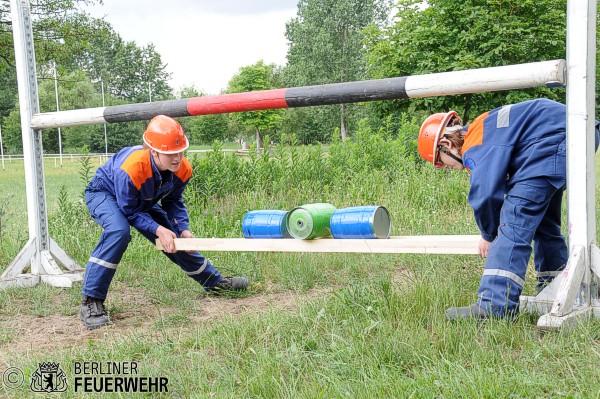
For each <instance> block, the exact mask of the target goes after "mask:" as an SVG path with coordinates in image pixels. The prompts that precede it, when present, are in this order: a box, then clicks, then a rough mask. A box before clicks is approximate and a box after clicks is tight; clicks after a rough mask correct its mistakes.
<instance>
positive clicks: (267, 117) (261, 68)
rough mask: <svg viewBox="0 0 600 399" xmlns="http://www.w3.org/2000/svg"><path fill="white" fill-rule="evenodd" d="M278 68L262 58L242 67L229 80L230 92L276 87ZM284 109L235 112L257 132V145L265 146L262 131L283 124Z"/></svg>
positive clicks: (245, 123)
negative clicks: (266, 63)
mask: <svg viewBox="0 0 600 399" xmlns="http://www.w3.org/2000/svg"><path fill="white" fill-rule="evenodd" d="M278 76H279V75H278V69H277V67H276V66H275V65H265V63H264V62H263V61H262V60H261V61H258V62H257V63H256V64H254V65H249V66H245V67H242V68H240V72H239V73H238V74H236V75H234V76H233V77H232V78H231V80H230V81H229V84H228V88H227V92H228V93H242V92H249V91H256V90H269V89H274V88H276V87H275V85H274V82H276V81H277V77H278ZM282 115H283V110H281V109H272V110H265V111H252V112H241V113H239V114H235V116H234V117H233V118H234V119H237V120H239V121H240V122H241V123H242V124H244V125H246V126H250V127H252V128H253V129H254V131H255V133H256V146H257V148H261V147H262V146H263V142H262V137H261V132H264V131H267V130H271V129H275V128H277V127H279V125H280V124H281V117H282Z"/></svg>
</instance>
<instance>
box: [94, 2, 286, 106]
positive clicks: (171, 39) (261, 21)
mask: <svg viewBox="0 0 600 399" xmlns="http://www.w3.org/2000/svg"><path fill="white" fill-rule="evenodd" d="M296 4H297V0H143V1H139V0H104V4H103V5H101V6H95V7H93V8H87V10H88V12H89V13H90V14H91V15H92V16H94V17H98V18H100V17H104V19H105V20H106V21H107V22H109V23H110V24H111V25H112V26H113V28H114V29H115V31H116V32H118V33H119V35H121V37H122V38H123V40H125V41H135V42H136V44H137V45H138V46H139V47H142V46H145V45H147V44H149V43H153V44H154V45H155V49H156V51H157V52H158V53H159V54H160V55H161V59H162V61H163V63H164V64H166V65H167V68H166V69H167V72H169V73H171V80H170V81H169V83H170V84H171V87H173V89H174V90H175V92H176V93H177V92H178V91H179V89H180V88H181V87H183V86H191V85H194V87H196V89H198V90H201V91H203V92H205V93H206V94H219V93H220V92H221V90H223V89H225V88H226V87H227V83H228V82H229V80H230V79H231V77H233V75H234V74H236V73H237V72H238V71H239V69H240V68H241V67H243V66H246V65H252V64H254V63H256V62H257V61H259V60H263V61H265V63H267V64H270V63H275V64H277V65H285V63H286V54H287V40H286V39H285V35H284V34H285V23H286V22H288V21H289V20H290V19H292V18H294V17H295V16H296Z"/></svg>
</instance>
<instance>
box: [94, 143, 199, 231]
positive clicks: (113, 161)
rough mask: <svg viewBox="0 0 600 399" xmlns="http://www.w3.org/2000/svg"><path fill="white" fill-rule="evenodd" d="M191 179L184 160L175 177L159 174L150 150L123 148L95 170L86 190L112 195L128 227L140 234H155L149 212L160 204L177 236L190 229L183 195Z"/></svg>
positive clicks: (154, 227)
mask: <svg viewBox="0 0 600 399" xmlns="http://www.w3.org/2000/svg"><path fill="white" fill-rule="evenodd" d="M191 176H192V165H191V164H190V162H189V161H188V160H187V158H183V159H182V162H181V167H180V168H179V170H178V171H177V172H175V173H172V172H169V171H167V172H163V175H162V176H161V172H160V171H159V170H158V168H157V167H156V165H155V164H154V159H153V158H152V155H151V154H150V150H148V149H145V148H143V147H142V146H136V147H126V148H123V149H122V150H121V151H119V152H118V153H117V154H115V155H114V156H113V157H111V158H110V159H109V160H108V161H107V162H106V164H104V165H103V166H101V167H100V168H98V170H97V171H96V175H95V176H94V178H93V179H92V181H91V182H90V184H89V186H90V187H94V188H96V189H102V190H104V191H107V192H109V193H110V194H112V195H114V196H115V198H116V200H117V203H118V205H119V208H120V209H121V211H122V212H123V214H124V215H125V217H127V220H128V221H129V224H130V225H132V226H133V227H135V228H136V229H138V230H141V231H147V232H150V233H152V234H155V233H156V229H157V228H158V226H159V225H158V223H156V222H155V221H154V220H153V219H152V217H151V216H150V215H149V214H148V211H149V210H150V209H151V208H152V207H153V206H155V205H157V203H158V202H159V201H160V206H161V207H162V209H163V210H164V211H165V212H166V213H167V216H168V218H169V220H170V221H171V223H172V224H173V226H176V228H177V229H178V231H177V233H180V232H182V231H184V230H188V229H189V215H188V212H187V209H186V207H185V204H184V202H183V198H182V196H183V191H184V190H185V187H186V185H187V183H188V181H189V179H190V177H191Z"/></svg>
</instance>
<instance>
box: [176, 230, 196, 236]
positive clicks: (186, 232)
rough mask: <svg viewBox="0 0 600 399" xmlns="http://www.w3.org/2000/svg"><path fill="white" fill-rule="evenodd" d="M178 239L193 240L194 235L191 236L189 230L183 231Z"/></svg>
mask: <svg viewBox="0 0 600 399" xmlns="http://www.w3.org/2000/svg"><path fill="white" fill-rule="evenodd" d="M179 237H181V238H194V235H193V234H192V232H191V231H189V230H183V231H182V232H181V233H180V234H179Z"/></svg>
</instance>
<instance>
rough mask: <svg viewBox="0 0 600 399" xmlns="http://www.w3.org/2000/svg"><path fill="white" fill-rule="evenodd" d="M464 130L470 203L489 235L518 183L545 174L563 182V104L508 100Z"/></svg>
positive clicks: (557, 182) (484, 234)
mask: <svg viewBox="0 0 600 399" xmlns="http://www.w3.org/2000/svg"><path fill="white" fill-rule="evenodd" d="M598 124H599V122H598V121H596V148H597V147H598V144H597V143H598ZM463 130H464V131H465V142H464V144H463V148H462V152H463V162H464V165H465V167H466V168H467V169H468V170H469V171H470V172H471V189H470V191H469V204H470V205H471V207H472V208H473V211H474V214H475V220H476V222H477V225H478V226H479V230H480V231H481V235H482V237H483V238H484V239H485V240H487V241H493V240H494V238H495V237H496V235H497V230H498V226H499V223H500V221H499V219H500V208H501V207H502V203H503V201H504V195H505V194H506V192H507V191H508V190H509V189H510V187H512V186H513V185H514V184H515V183H518V182H521V181H524V180H527V179H531V178H536V177H545V178H547V179H548V180H549V181H550V182H551V183H552V184H553V185H554V186H555V187H557V188H561V187H563V186H564V185H565V181H566V106H565V105H563V104H560V103H557V102H555V101H551V100H548V99H536V100H531V101H525V102H522V103H518V104H514V105H506V106H504V107H501V108H497V109H494V110H492V111H489V112H486V113H484V114H482V115H480V116H478V117H477V118H476V119H475V120H474V121H473V122H472V123H471V124H470V125H468V126H465V127H464V128H463ZM531 195H532V198H535V195H536V193H535V192H534V191H532V193H531Z"/></svg>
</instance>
